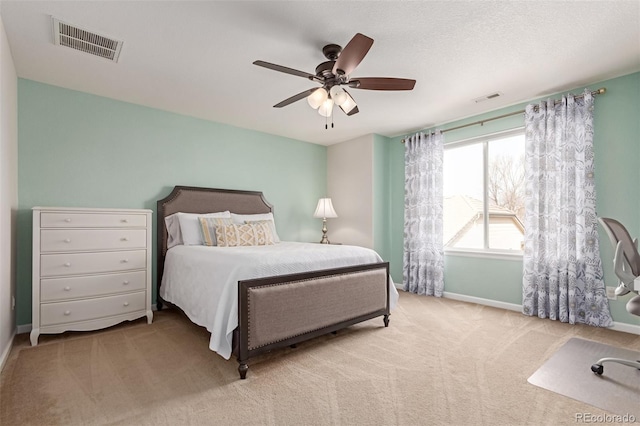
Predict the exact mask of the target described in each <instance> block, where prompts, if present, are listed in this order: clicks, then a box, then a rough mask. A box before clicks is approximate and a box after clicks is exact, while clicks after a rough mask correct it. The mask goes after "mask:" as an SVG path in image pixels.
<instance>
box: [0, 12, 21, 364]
mask: <svg viewBox="0 0 640 426" xmlns="http://www.w3.org/2000/svg"><path fill="white" fill-rule="evenodd" d="M17 209H18V78H17V76H16V69H15V66H14V64H13V58H12V57H11V50H10V49H9V42H8V41H7V34H6V32H5V30H4V23H3V22H2V16H0V369H1V368H2V366H3V365H4V362H5V361H6V358H7V356H8V355H9V350H10V349H11V344H12V342H13V337H14V335H15V330H16V321H15V311H14V307H13V303H12V301H13V298H14V297H15V289H16V279H15V277H16V232H15V230H16V212H17Z"/></svg>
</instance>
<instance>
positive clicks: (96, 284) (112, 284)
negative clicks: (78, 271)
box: [40, 271, 147, 302]
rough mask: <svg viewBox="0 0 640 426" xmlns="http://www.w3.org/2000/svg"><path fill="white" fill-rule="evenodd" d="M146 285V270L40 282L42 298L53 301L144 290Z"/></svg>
mask: <svg viewBox="0 0 640 426" xmlns="http://www.w3.org/2000/svg"><path fill="white" fill-rule="evenodd" d="M146 285H147V274H146V271H136V272H124V273H121V274H105V275H90V276H86V277H85V276H83V277H65V278H44V279H42V281H41V284H40V300H41V301H42V302H51V301H56V300H68V299H80V298H84V297H95V296H106V295H108V294H114V293H122V292H125V291H135V290H144V289H145V288H146Z"/></svg>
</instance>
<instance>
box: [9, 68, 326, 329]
mask: <svg viewBox="0 0 640 426" xmlns="http://www.w3.org/2000/svg"><path fill="white" fill-rule="evenodd" d="M326 168H327V153H326V147H324V146H321V145H315V144H310V143H306V142H301V141H297V140H292V139H287V138H283V137H279V136H274V135H270V134H266V133H261V132H257V131H252V130H246V129H241V128H237V127H233V126H228V125H224V124H220V123H215V122H210V121H206V120H200V119H196V118H192V117H187V116H182V115H178V114H173V113H169V112H165V111H160V110H156V109H152V108H147V107H143V106H139V105H134V104H130V103H125V102H120V101H115V100H112V99H108V98H104V97H99V96H94V95H89V94H86V93H82V92H76V91H71V90H67V89H63V88H60V87H55V86H50V85H46V84H42V83H37V82H35V81H31V80H24V79H20V80H19V81H18V196H19V211H18V228H17V239H18V247H17V249H18V259H17V262H18V266H17V274H18V275H17V324H18V325H22V324H28V323H30V322H31V238H32V225H31V218H32V216H31V208H32V207H34V206H36V205H38V206H58V207H111V208H117V207H120V208H149V209H153V210H154V221H155V209H156V201H157V200H158V199H160V198H163V197H165V196H166V195H167V194H168V193H169V192H170V191H171V189H172V188H173V186H174V185H190V186H203V187H212V188H229V189H245V190H256V191H263V192H264V195H265V198H266V199H267V200H268V201H269V202H270V203H271V204H273V206H274V213H275V218H276V227H277V229H278V233H279V235H280V237H281V238H282V239H283V240H291V241H314V240H315V239H317V233H318V229H317V228H318V224H317V220H315V219H313V217H312V213H313V211H314V209H315V206H316V203H317V201H318V199H319V198H320V197H322V196H324V194H325V193H326ZM155 236H156V231H155V223H154V230H153V239H154V243H153V244H154V247H155ZM154 254H155V251H154ZM154 257H155V256H154ZM154 263H155V259H154ZM153 274H154V282H155V264H154V266H153ZM153 299H154V300H155V285H154V296H153Z"/></svg>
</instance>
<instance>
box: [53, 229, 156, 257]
mask: <svg viewBox="0 0 640 426" xmlns="http://www.w3.org/2000/svg"><path fill="white" fill-rule="evenodd" d="M146 245H147V231H146V230H145V229H43V230H42V231H41V232H40V251H41V252H43V253H44V252H56V251H79V250H84V251H87V250H117V249H134V248H145V247H146Z"/></svg>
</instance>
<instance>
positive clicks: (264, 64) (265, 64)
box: [253, 61, 322, 81]
mask: <svg viewBox="0 0 640 426" xmlns="http://www.w3.org/2000/svg"><path fill="white" fill-rule="evenodd" d="M253 65H257V66H259V67H265V68H269V69H270V70H274V71H280V72H283V73H285V74H291V75H296V76H298V77H304V78H308V79H309V80H319V79H318V77H317V76H315V75H313V74H309V73H308V72H304V71H298V70H294V69H293V68H288V67H283V66H282V65H277V64H272V63H270V62H265V61H254V62H253ZM320 81H322V80H320Z"/></svg>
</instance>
